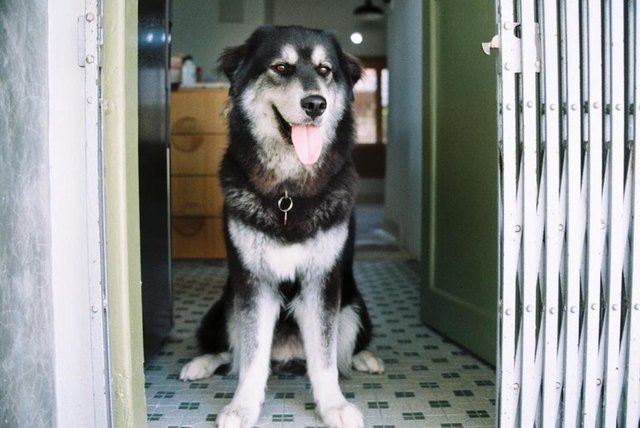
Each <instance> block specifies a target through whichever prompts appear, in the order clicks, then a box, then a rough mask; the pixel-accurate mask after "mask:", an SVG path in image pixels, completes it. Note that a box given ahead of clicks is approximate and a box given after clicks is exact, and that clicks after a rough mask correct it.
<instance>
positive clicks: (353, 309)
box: [180, 26, 384, 428]
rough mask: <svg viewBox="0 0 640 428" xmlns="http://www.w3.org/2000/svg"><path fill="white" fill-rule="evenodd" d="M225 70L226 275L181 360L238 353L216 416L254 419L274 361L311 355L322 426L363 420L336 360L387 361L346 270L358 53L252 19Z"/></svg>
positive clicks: (198, 372)
mask: <svg viewBox="0 0 640 428" xmlns="http://www.w3.org/2000/svg"><path fill="white" fill-rule="evenodd" d="M220 62H221V69H222V70H223V71H224V73H225V74H226V75H227V77H228V78H229V80H230V82H231V88H230V95H231V110H230V112H229V118H228V119H229V133H230V144H229V147H228V149H227V152H226V154H225V156H224V159H223V161H222V165H221V168H220V180H221V183H222V188H223V190H224V229H225V239H226V245H227V252H228V266H229V278H228V281H227V284H226V286H225V289H224V292H223V295H222V297H221V298H220V300H219V301H217V302H216V303H215V304H214V305H213V307H212V308H211V309H210V310H209V312H208V313H207V314H206V315H205V317H204V319H203V320H202V324H201V326H200V328H199V330H198V340H199V344H200V347H201V350H202V352H203V355H201V356H199V357H197V358H194V359H193V360H192V361H190V362H189V363H188V364H186V365H185V366H184V368H183V369H182V372H181V373H180V378H181V379H183V380H195V379H202V378H204V377H207V376H211V375H212V374H213V373H214V372H215V371H216V369H217V368H218V367H220V366H221V365H225V364H229V363H232V368H233V369H234V370H236V371H238V372H239V383H238V387H237V389H236V392H235V395H234V397H233V400H232V401H231V403H230V404H229V405H228V406H226V407H225V408H224V409H223V410H222V412H221V413H220V415H219V416H218V419H217V420H218V426H220V427H225V428H227V427H250V426H252V425H253V424H254V423H255V422H256V421H257V419H258V416H259V414H260V407H261V405H262V402H263V401H264V397H265V386H266V382H267V377H268V375H269V370H270V363H271V362H273V364H275V365H277V366H280V367H286V366H287V365H288V364H290V363H295V362H298V363H300V362H301V361H302V362H306V369H307V373H308V375H309V378H310V380H311V384H312V387H313V396H314V399H315V402H316V404H317V411H318V413H319V414H320V416H321V418H322V420H323V421H324V423H326V424H327V425H328V426H330V427H341V428H342V427H344V428H358V427H363V426H364V424H363V418H362V414H361V412H360V410H358V408H357V407H356V406H354V405H353V404H350V403H349V402H347V401H346V399H345V398H344V396H343V394H342V392H341V391H340V386H339V384H338V373H339V372H340V373H343V374H347V373H349V371H350V370H351V369H352V368H354V369H356V370H359V371H364V372H371V373H382V372H383V371H384V367H383V364H382V361H380V360H379V359H378V358H377V357H376V356H375V355H373V354H372V353H371V352H369V351H366V350H365V348H366V346H367V345H368V344H369V341H370V340H371V328H372V327H371V321H370V319H369V314H368V312H367V308H366V306H365V304H364V301H363V299H362V297H361V295H360V293H359V292H358V289H357V288H356V283H355V281H354V277H353V270H352V264H353V256H354V234H355V222H354V216H353V206H354V190H355V182H356V173H355V169H354V166H353V163H352V160H351V150H352V146H353V133H354V124H353V115H352V111H351V101H352V100H353V86H354V84H355V83H356V81H357V80H358V79H359V78H360V77H361V73H362V68H361V66H360V64H359V63H358V61H357V60H356V59H355V58H353V57H351V56H349V55H348V54H346V53H344V52H343V51H342V49H341V48H340V46H339V45H338V43H337V41H336V39H335V37H334V36H333V35H331V34H329V33H327V32H323V31H319V30H310V29H306V28H302V27H296V26H293V27H274V26H265V27H260V28H258V29H257V30H256V31H255V32H254V33H253V34H252V35H251V36H250V37H249V39H248V40H247V41H246V42H245V44H244V45H242V46H239V47H235V48H229V49H227V50H226V51H225V53H224V54H223V55H222V57H221V59H220Z"/></svg>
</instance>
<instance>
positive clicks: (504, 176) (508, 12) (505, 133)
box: [497, 0, 521, 427]
mask: <svg viewBox="0 0 640 428" xmlns="http://www.w3.org/2000/svg"><path fill="white" fill-rule="evenodd" d="M497 10H498V13H499V17H498V25H499V34H500V39H501V43H502V45H503V46H510V45H514V44H516V41H517V40H516V39H517V37H516V35H515V19H514V9H513V2H512V1H511V0H509V1H505V2H501V3H500V5H499V6H498V7H497ZM507 54H508V52H505V50H504V49H501V50H500V62H499V67H500V71H499V74H500V82H501V85H500V87H499V90H498V91H499V102H500V111H501V114H500V124H501V133H500V135H501V156H502V165H503V168H502V171H501V177H500V178H501V196H502V206H503V212H502V214H501V219H502V221H501V230H500V234H501V245H500V246H501V259H502V263H501V272H500V280H501V284H500V291H499V299H500V302H499V312H500V314H499V315H500V322H499V326H500V332H499V336H500V337H499V348H500V352H499V354H498V361H499V364H500V366H501V367H502V369H501V370H500V372H499V375H498V395H499V399H498V412H499V415H498V421H499V424H500V425H501V426H505V427H511V426H514V423H515V413H514V411H513V409H514V408H515V407H516V406H517V402H518V393H519V390H518V389H517V388H516V387H515V385H516V383H519V382H516V375H515V372H514V369H515V355H516V345H515V340H516V339H515V338H516V288H517V285H516V274H517V269H518V255H517V254H518V253H519V251H518V250H519V248H520V235H521V233H520V231H521V224H520V223H519V222H518V223H517V220H516V216H517V213H516V206H517V203H516V193H517V182H516V180H517V171H516V168H517V165H518V160H517V159H516V153H517V138H516V135H517V129H516V112H517V106H518V104H517V100H516V84H515V72H514V70H515V67H516V65H515V64H513V58H512V57H510V56H509V55H507Z"/></svg>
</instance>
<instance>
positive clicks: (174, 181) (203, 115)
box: [171, 88, 228, 259]
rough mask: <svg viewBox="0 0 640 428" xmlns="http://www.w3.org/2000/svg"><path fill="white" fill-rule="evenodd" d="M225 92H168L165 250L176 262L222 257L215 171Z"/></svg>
mask: <svg viewBox="0 0 640 428" xmlns="http://www.w3.org/2000/svg"><path fill="white" fill-rule="evenodd" d="M227 92H228V89H227V88H193V89H180V90H178V91H174V92H172V93H171V217H172V219H171V239H172V244H171V247H172V252H173V257H174V258H177V259H191V258H194V259H211V258H223V257H225V256H226V251H225V247H224V239H223V231H222V189H221V188H220V182H219V179H218V169H219V168H220V161H221V160H222V156H223V155H224V151H225V149H226V146H227V124H226V119H225V118H224V110H225V105H226V102H227Z"/></svg>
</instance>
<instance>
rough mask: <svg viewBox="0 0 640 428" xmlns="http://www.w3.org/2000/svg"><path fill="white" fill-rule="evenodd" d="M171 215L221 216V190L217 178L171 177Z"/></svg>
mask: <svg viewBox="0 0 640 428" xmlns="http://www.w3.org/2000/svg"><path fill="white" fill-rule="evenodd" d="M171 213H172V214H173V215H175V216H220V215H222V189H221V188H220V184H219V182H218V177H217V176H202V177H183V176H172V177H171Z"/></svg>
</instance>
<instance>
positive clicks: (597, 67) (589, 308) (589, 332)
mask: <svg viewBox="0 0 640 428" xmlns="http://www.w3.org/2000/svg"><path fill="white" fill-rule="evenodd" d="M601 5H602V3H601V1H600V0H589V2H588V10H587V30H588V34H587V43H588V52H589V54H588V58H587V63H588V77H587V80H588V96H587V98H588V99H587V103H588V155H587V163H588V180H589V191H588V199H589V201H588V204H589V205H588V217H587V218H588V226H587V228H588V232H587V234H588V240H587V287H586V298H585V303H586V308H585V314H584V319H585V320H584V322H585V346H584V356H583V358H584V383H583V394H584V400H583V406H582V417H583V424H584V426H585V427H595V426H596V423H597V420H598V417H599V407H600V406H599V405H598V404H599V400H600V388H601V385H602V379H601V377H600V373H599V371H598V368H599V364H598V354H599V344H600V281H601V272H600V270H601V265H602V246H601V241H602V239H601V235H602V234H603V226H604V225H603V224H602V222H601V204H602V200H601V198H602V133H603V124H602V110H603V106H602V87H603V85H602V84H603V81H602V29H601V22H602V14H601V9H600V8H601Z"/></svg>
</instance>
